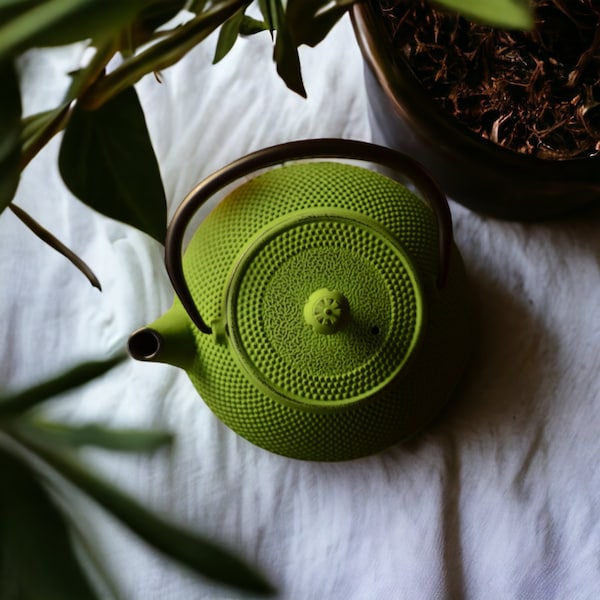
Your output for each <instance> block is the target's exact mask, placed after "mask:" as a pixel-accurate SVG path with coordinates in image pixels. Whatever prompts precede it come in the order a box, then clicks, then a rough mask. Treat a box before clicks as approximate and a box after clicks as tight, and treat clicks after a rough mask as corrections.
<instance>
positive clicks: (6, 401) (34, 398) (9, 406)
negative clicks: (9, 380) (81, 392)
mask: <svg viewBox="0 0 600 600" xmlns="http://www.w3.org/2000/svg"><path fill="white" fill-rule="evenodd" d="M124 358H125V357H124V356H121V355H119V356H116V357H113V358H110V359H108V360H104V361H93V362H87V363H84V364H82V365H78V366H76V367H74V368H72V369H69V370H68V371H66V372H65V373H63V374H61V375H59V376H57V377H54V378H52V379H50V380H48V381H44V382H43V383H40V384H39V385H36V386H34V387H31V388H29V389H27V390H24V391H23V392H19V393H17V394H13V395H10V396H4V397H0V416H2V417H7V416H8V417H10V416H15V415H19V414H23V413H24V412H26V411H28V410H30V409H32V408H34V407H36V406H38V405H39V404H41V403H42V402H44V401H46V400H48V399H49V398H52V397H53V396H57V395H58V394H63V393H65V392H68V391H69V390H72V389H74V388H76V387H79V386H80V385H83V384H84V383H88V382H89V381H91V380H92V379H95V378H96V377H100V376H101V375H104V373H106V372H107V371H109V370H110V369H112V368H113V367H114V366H116V365H117V364H118V363H120V362H121V361H123V360H124Z"/></svg>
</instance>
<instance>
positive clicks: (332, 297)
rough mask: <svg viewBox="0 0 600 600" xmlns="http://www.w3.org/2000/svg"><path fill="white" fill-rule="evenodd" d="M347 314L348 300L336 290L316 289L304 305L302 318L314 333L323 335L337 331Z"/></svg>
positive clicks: (345, 319) (348, 312) (346, 318)
mask: <svg viewBox="0 0 600 600" xmlns="http://www.w3.org/2000/svg"><path fill="white" fill-rule="evenodd" d="M349 314H350V311H349V307H348V300H346V298H345V296H344V294H342V292H340V291H338V290H333V291H332V290H329V289H327V288H321V289H318V290H317V291H316V292H313V293H312V294H311V295H310V296H309V298H308V300H307V302H306V304H305V305H304V320H305V321H306V323H307V324H308V325H310V326H311V327H312V328H313V331H314V332H315V333H319V334H323V335H330V334H332V333H336V332H337V331H339V330H340V329H341V328H342V327H343V325H344V323H346V321H347V320H348V317H349Z"/></svg>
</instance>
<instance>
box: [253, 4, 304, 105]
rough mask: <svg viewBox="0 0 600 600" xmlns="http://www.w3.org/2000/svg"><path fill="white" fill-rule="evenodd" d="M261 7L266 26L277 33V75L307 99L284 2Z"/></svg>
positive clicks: (275, 58)
mask: <svg viewBox="0 0 600 600" xmlns="http://www.w3.org/2000/svg"><path fill="white" fill-rule="evenodd" d="M259 5H260V6H261V12H262V14H263V17H264V19H265V24H266V25H267V26H268V27H269V29H270V30H271V31H273V30H276V31H277V33H276V37H275V48H274V50H273V60H274V61H275V63H276V65H277V73H278V74H279V76H280V77H281V78H282V79H283V81H284V82H285V84H286V85H287V87H288V88H289V89H290V90H292V91H293V92H296V93H297V94H299V95H300V96H302V97H303V98H306V90H305V89H304V82H303V81H302V70H301V68H300V57H299V56H298V48H297V46H296V43H295V41H294V38H293V36H292V32H291V30H290V29H289V27H288V23H287V21H286V13H285V8H284V5H283V3H282V1H281V0H264V1H263V2H260V3H259Z"/></svg>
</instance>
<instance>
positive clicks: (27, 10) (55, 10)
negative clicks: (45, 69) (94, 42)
mask: <svg viewBox="0 0 600 600" xmlns="http://www.w3.org/2000/svg"><path fill="white" fill-rule="evenodd" d="M143 5H144V0H36V1H32V0H28V1H26V2H22V3H17V6H16V7H15V3H14V2H12V1H9V2H8V3H7V5H6V8H5V10H6V12H5V13H4V12H3V9H4V7H2V6H0V16H2V17H3V18H2V19H1V21H0V22H1V23H2V25H0V57H2V56H6V55H11V54H14V53H15V52H20V51H22V50H25V49H27V48H32V47H39V46H59V45H65V44H70V43H73V42H78V41H81V40H87V39H91V38H97V37H115V36H116V35H118V34H119V32H120V31H121V30H122V29H123V28H124V27H125V26H126V25H127V24H129V23H130V22H131V21H132V20H133V19H134V18H135V15H136V14H137V13H138V12H139V11H140V9H141V8H142V7H143ZM7 17H8V18H7Z"/></svg>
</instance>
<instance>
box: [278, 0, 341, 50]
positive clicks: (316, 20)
mask: <svg viewBox="0 0 600 600" xmlns="http://www.w3.org/2000/svg"><path fill="white" fill-rule="evenodd" d="M348 8H349V4H348V3H338V2H336V3H333V4H332V3H331V1H330V0H289V2H288V4H287V8H286V21H287V23H288V27H289V30H290V32H291V33H292V35H293V39H294V43H295V44H296V46H300V45H302V44H306V45H307V46H310V47H314V46H316V45H317V44H319V43H320V42H322V41H323V40H324V39H325V37H326V36H327V34H328V33H329V32H330V31H331V29H332V28H333V27H334V25H335V24H336V23H337V22H338V21H339V20H340V18H341V17H342V16H343V15H344V14H345V13H346V12H347V10H348Z"/></svg>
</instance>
